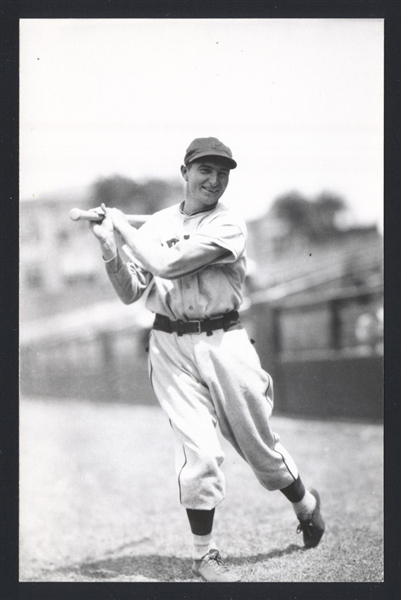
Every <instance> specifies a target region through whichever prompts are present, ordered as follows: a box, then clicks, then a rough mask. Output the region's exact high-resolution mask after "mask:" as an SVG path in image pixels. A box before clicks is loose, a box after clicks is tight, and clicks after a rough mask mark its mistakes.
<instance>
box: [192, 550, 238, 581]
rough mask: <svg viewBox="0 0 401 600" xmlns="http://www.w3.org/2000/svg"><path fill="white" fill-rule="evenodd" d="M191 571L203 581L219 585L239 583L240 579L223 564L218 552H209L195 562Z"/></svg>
mask: <svg viewBox="0 0 401 600" xmlns="http://www.w3.org/2000/svg"><path fill="white" fill-rule="evenodd" d="M191 570H192V573H194V574H195V575H200V576H201V577H203V579H204V580H205V581H215V582H220V583H226V582H230V581H241V577H239V575H237V574H236V573H234V572H233V571H231V570H230V569H229V568H228V567H227V566H226V565H225V564H224V562H223V560H222V558H221V556H220V552H219V551H218V550H209V552H208V553H207V554H206V555H205V556H204V557H203V558H201V559H200V560H195V561H194V563H193V565H192V569H191Z"/></svg>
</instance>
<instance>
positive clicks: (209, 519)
mask: <svg viewBox="0 0 401 600" xmlns="http://www.w3.org/2000/svg"><path fill="white" fill-rule="evenodd" d="M186 511H187V515H188V519H189V525H190V527H191V531H192V533H194V534H195V535H208V534H209V533H211V532H212V529H213V519H214V508H212V510H195V509H192V508H187V509H186Z"/></svg>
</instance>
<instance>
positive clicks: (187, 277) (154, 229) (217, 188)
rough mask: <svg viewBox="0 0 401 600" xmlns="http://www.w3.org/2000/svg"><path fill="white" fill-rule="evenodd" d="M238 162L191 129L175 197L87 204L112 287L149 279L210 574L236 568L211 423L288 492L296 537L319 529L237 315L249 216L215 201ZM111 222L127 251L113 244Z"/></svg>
mask: <svg viewBox="0 0 401 600" xmlns="http://www.w3.org/2000/svg"><path fill="white" fill-rule="evenodd" d="M236 167H237V163H236V161H235V160H234V159H233V156H232V153H231V150H230V149H229V148H228V147H227V146H226V145H224V144H223V143H222V142H220V141H219V140H218V139H216V138H213V137H209V138H198V139H195V140H194V141H193V142H192V143H191V144H190V146H189V147H188V149H187V151H186V154H185V158H184V164H183V165H182V166H181V174H182V177H183V178H184V181H185V195H184V199H183V201H182V202H181V203H178V204H176V205H174V206H172V207H169V208H166V209H164V210H161V211H159V212H157V213H156V214H155V215H153V216H152V217H151V218H150V219H149V220H148V221H147V222H146V223H145V225H143V227H141V228H140V229H136V228H134V227H132V226H131V225H130V224H129V223H128V221H127V219H126V217H125V215H124V213H122V212H121V211H120V210H118V209H116V208H106V206H105V205H102V206H101V207H100V208H97V209H95V210H97V212H98V213H99V214H100V215H102V216H103V217H104V218H103V220H102V222H101V223H100V224H99V223H93V222H92V223H91V224H90V227H91V229H92V232H93V233H94V235H95V236H96V237H97V238H98V240H99V241H100V246H101V250H102V254H103V259H104V261H105V263H106V270H107V274H108V276H109V278H110V280H111V283H112V285H113V286H114V289H115V291H116V292H117V294H118V296H119V297H120V298H121V300H122V301H123V302H124V303H125V304H130V303H132V302H135V301H136V300H138V299H139V298H140V297H141V296H142V295H143V294H144V293H145V291H146V292H147V300H146V306H147V308H148V309H149V310H151V311H152V312H153V313H155V320H154V325H153V329H152V331H151V333H150V343H149V377H150V381H151V384H152V387H153V389H154V392H155V394H156V396H157V398H158V401H159V402H160V405H161V407H162V409H163V410H164V411H165V413H166V415H167V417H168V419H169V421H170V424H171V427H172V429H173V432H174V437H175V461H176V473H177V480H178V491H179V499H180V502H181V504H182V506H183V507H184V508H185V509H186V511H187V515H188V519H189V524H190V529H191V532H192V536H193V561H194V562H193V565H192V571H193V572H194V573H195V574H196V575H197V576H200V577H202V578H203V579H204V580H206V581H216V582H228V581H240V579H241V578H240V575H238V574H237V573H236V572H235V571H234V570H232V569H231V568H229V567H228V566H227V565H226V564H225V563H224V562H223V561H222V558H221V555H220V553H219V550H218V546H217V544H216V543H215V541H214V540H213V535H212V528H213V519H214V513H215V508H216V506H218V504H220V502H221V501H222V500H223V499H224V493H225V480H224V475H223V472H222V470H221V465H222V462H223V459H224V454H223V452H222V449H221V447H220V444H219V440H218V437H217V433H216V427H217V424H218V425H219V427H220V430H221V433H222V434H223V436H224V437H225V438H226V439H227V440H229V442H230V443H231V444H232V445H233V446H234V448H235V449H236V451H237V452H238V454H239V455H240V456H242V458H243V459H244V460H245V461H246V462H247V463H248V464H249V466H250V467H251V469H252V470H253V472H254V473H255V476H256V477H257V479H258V480H259V482H260V483H261V485H262V486H264V487H265V488H266V489H267V490H270V491H273V490H280V491H281V492H282V493H283V494H284V495H285V496H286V497H287V498H288V500H289V501H290V502H291V504H292V506H293V508H294V511H295V514H296V516H297V518H298V520H299V524H298V528H297V531H298V532H302V533H303V540H304V545H305V547H307V548H311V547H314V546H317V544H318V543H319V541H320V539H321V537H322V535H323V532H324V522H323V520H322V517H321V514H320V498H319V495H318V493H317V492H316V491H315V490H313V489H310V490H307V489H306V488H305V486H304V484H303V482H302V480H301V478H300V476H299V474H298V470H297V466H296V464H295V462H294V460H293V459H292V457H291V456H290V454H289V453H288V452H287V450H286V449H285V448H284V446H283V445H282V444H281V443H280V438H279V436H278V435H277V434H276V433H274V432H273V431H272V430H271V427H270V415H271V413H272V409H273V382H272V378H271V377H270V375H269V374H268V373H266V372H265V371H264V370H263V369H262V367H261V364H260V360H259V357H258V355H257V353H256V351H255V349H254V347H253V345H252V343H251V341H250V340H249V338H248V336H247V333H246V332H245V330H244V328H243V326H242V325H241V321H240V318H239V315H238V309H239V307H240V305H241V302H242V291H241V287H242V284H243V282H244V278H245V271H246V253H245V246H246V236H247V233H246V227H245V223H244V221H243V219H242V218H241V217H240V216H239V215H237V214H236V213H235V212H234V211H232V210H230V209H228V208H227V207H226V206H224V205H223V204H222V203H220V202H219V201H220V198H221V197H222V195H223V194H224V192H225V190H226V188H227V185H228V182H229V176H230V171H231V170H232V169H235V168H236ZM115 234H118V235H119V236H120V237H121V239H122V243H123V246H122V248H123V251H124V252H125V253H126V254H127V256H128V258H129V260H128V262H124V261H123V260H122V258H121V256H120V255H119V253H118V250H117V245H116V239H115Z"/></svg>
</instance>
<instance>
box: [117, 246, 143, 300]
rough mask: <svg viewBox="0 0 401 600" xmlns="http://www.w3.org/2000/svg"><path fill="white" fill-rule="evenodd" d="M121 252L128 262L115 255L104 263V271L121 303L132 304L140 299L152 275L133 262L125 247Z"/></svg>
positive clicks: (132, 257) (133, 258) (133, 259)
mask: <svg viewBox="0 0 401 600" xmlns="http://www.w3.org/2000/svg"><path fill="white" fill-rule="evenodd" d="M123 250H124V251H125V252H126V254H127V256H128V258H129V259H130V260H129V262H128V263H125V262H124V261H123V260H122V258H121V256H120V255H119V254H117V256H116V257H115V258H113V259H112V260H111V261H108V262H106V271H107V275H108V276H109V279H110V281H111V283H112V285H113V287H114V289H115V291H116V292H117V295H118V296H119V298H120V299H121V300H122V302H124V304H132V303H133V302H136V301H137V300H139V298H141V297H142V295H143V293H144V291H145V290H146V289H147V287H148V286H149V284H150V283H151V281H152V279H153V275H152V274H151V273H149V272H148V271H146V270H145V269H144V268H143V267H142V266H141V265H140V264H139V263H138V261H136V260H135V257H134V256H133V255H132V253H129V252H127V249H126V248H125V247H123ZM128 250H129V249H128Z"/></svg>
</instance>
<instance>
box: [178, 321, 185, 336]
mask: <svg viewBox="0 0 401 600" xmlns="http://www.w3.org/2000/svg"><path fill="white" fill-rule="evenodd" d="M183 334H184V321H182V319H177V335H178V336H179V337H181V336H182V335H183Z"/></svg>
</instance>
